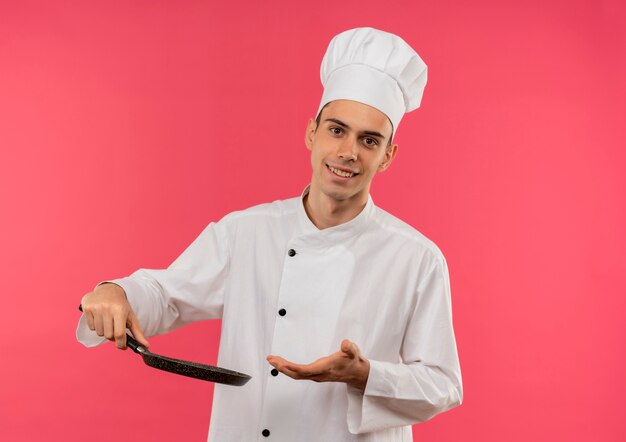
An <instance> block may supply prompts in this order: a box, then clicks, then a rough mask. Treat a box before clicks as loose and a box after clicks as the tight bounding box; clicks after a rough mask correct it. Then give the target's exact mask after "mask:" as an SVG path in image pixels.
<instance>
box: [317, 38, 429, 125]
mask: <svg viewBox="0 0 626 442" xmlns="http://www.w3.org/2000/svg"><path fill="white" fill-rule="evenodd" d="M320 75H321V78H322V85H323V86H324V94H323V95H322V102H321V103H320V107H319V109H318V111H317V113H318V115H319V113H320V111H321V110H322V108H323V107H324V105H326V104H327V103H329V102H331V101H333V100H353V101H358V102H360V103H364V104H367V105H369V106H372V107H374V108H376V109H378V110H379V111H381V112H383V113H384V114H385V115H387V117H389V120H391V124H393V130H394V131H395V130H397V129H398V125H399V124H400V120H401V119H402V116H403V115H404V113H405V112H410V111H412V110H414V109H417V108H418V107H419V106H420V102H421V101H422V95H423V93H424V87H425V86H426V64H425V63H424V62H423V61H422V59H421V58H420V57H419V55H417V53H416V52H415V51H414V50H413V49H412V48H411V47H410V46H409V45H408V44H407V43H406V42H405V41H404V40H402V39H401V38H400V37H398V36H397V35H394V34H390V33H388V32H383V31H379V30H377V29H372V28H356V29H350V30H348V31H345V32H342V33H341V34H339V35H336V36H335V37H334V38H333V39H332V40H331V42H330V44H329V45H328V49H327V50H326V54H325V55H324V59H323V60H322V67H321V69H320Z"/></svg>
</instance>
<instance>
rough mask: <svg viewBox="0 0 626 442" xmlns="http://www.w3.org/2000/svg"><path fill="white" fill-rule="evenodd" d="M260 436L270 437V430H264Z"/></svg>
mask: <svg viewBox="0 0 626 442" xmlns="http://www.w3.org/2000/svg"><path fill="white" fill-rule="evenodd" d="M261 434H262V435H263V436H265V437H268V436H269V435H270V430H268V429H267V428H266V429H265V430H263V431H261Z"/></svg>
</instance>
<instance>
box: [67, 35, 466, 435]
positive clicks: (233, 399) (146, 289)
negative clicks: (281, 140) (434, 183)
mask: <svg viewBox="0 0 626 442" xmlns="http://www.w3.org/2000/svg"><path fill="white" fill-rule="evenodd" d="M321 76H322V83H323V84H324V93H323V96H322V101H321V103H320V108H319V111H318V116H317V118H316V119H315V120H313V119H311V120H310V121H309V123H308V127H307V129H306V133H305V144H306V147H307V148H308V149H309V150H310V151H311V165H312V169H313V174H312V178H311V182H310V185H309V186H308V187H307V188H306V189H305V191H304V192H303V194H302V196H300V197H297V198H292V199H288V200H284V201H276V202H273V203H270V204H264V205H260V206H256V207H252V208H250V209H247V210H244V211H240V212H234V213H231V214H229V215H227V216H225V217H224V218H223V219H222V220H220V221H219V222H217V223H211V224H209V225H208V226H207V227H206V229H205V230H204V231H203V232H202V233H201V234H200V236H199V237H198V238H197V239H196V240H195V241H194V242H193V243H192V244H191V245H190V246H189V248H187V250H185V251H184V252H183V254H182V255H181V256H180V257H179V258H178V259H176V260H175V261H174V263H173V264H172V265H171V266H170V267H169V268H168V269H166V270H146V269H142V270H139V271H137V272H135V273H134V274H133V275H131V276H130V277H127V278H122V279H118V280H113V281H110V283H107V284H102V285H99V286H98V287H96V289H95V290H94V291H93V292H91V293H88V294H87V295H85V296H84V297H83V299H82V306H83V309H84V315H83V317H82V318H81V321H80V323H79V327H78V331H77V337H78V339H79V341H81V342H82V343H83V344H85V345H86V346H93V345H97V344H99V343H102V342H103V341H105V338H106V339H109V340H115V341H116V343H117V346H118V347H120V348H125V345H126V344H125V334H124V333H125V329H126V327H128V328H129V329H130V330H131V332H132V333H133V334H134V335H135V337H136V338H137V339H138V340H139V341H140V342H142V343H144V344H147V341H146V339H145V337H144V336H153V335H157V334H162V333H167V332H169V331H170V330H173V329H175V328H178V327H181V326H183V325H185V324H188V323H190V322H193V321H199V320H204V319H212V318H222V320H223V326H222V327H223V328H222V333H221V341H220V348H219V357H218V365H220V366H222V367H226V368H229V369H232V370H236V371H240V372H244V373H248V374H251V375H252V379H251V380H250V381H249V382H248V383H247V384H246V385H245V386H243V387H230V386H224V385H219V384H217V385H216V386H215V397H214V401H213V410H212V415H211V424H210V430H209V440H212V441H219V442H228V441H233V442H241V441H252V440H275V441H290V442H291V441H332V442H341V441H407V440H411V438H412V436H411V427H410V426H411V424H413V423H416V422H421V421H424V420H426V419H429V418H431V417H433V416H434V415H436V414H438V413H441V412H443V411H445V410H448V409H450V408H452V407H454V406H457V405H459V404H460V403H461V401H462V384H461V373H460V368H459V362H458V357H457V351H456V343H455V337H454V331H453V327H452V313H451V301H450V288H449V279H448V271H447V267H446V262H445V260H444V257H443V255H442V254H441V252H440V251H439V249H438V248H437V247H436V246H435V245H434V244H433V243H432V242H431V241H429V240H428V239H427V238H425V237H424V236H423V235H421V234H420V233H419V232H417V231H416V230H415V229H413V228H412V227H410V226H408V225H407V224H405V223H403V222H402V221H400V220H398V219H397V218H395V217H393V216H392V215H390V214H388V213H386V212H384V211H383V210H382V209H380V208H378V207H376V206H375V205H374V203H373V201H372V199H371V198H370V196H369V189H370V185H371V183H372V179H373V178H374V176H375V175H376V173H378V172H382V171H384V170H385V169H387V168H388V167H389V165H390V164H391V162H392V161H393V159H394V157H395V155H396V152H397V149H398V146H397V145H396V144H394V143H393V134H394V132H395V131H397V129H398V124H399V122H400V119H401V118H402V116H403V115H404V113H405V112H408V111H411V110H413V109H415V108H417V107H419V105H420V101H421V98H422V93H423V90H424V86H425V85H426V65H425V64H424V62H423V61H422V60H421V59H420V57H419V56H418V55H417V54H416V53H415V51H413V49H411V47H410V46H408V45H407V44H406V43H405V42H404V41H403V40H402V39H400V38H399V37H397V36H395V35H393V34H389V33H386V32H382V31H378V30H375V29H371V28H358V29H352V30H349V31H346V32H343V33H341V34H339V35H337V36H336V37H335V38H334V39H333V40H332V41H331V43H330V45H329V47H328V49H327V52H326V55H325V56H324V59H323V61H322V67H321ZM94 331H95V333H94ZM311 380H312V381H317V382H311Z"/></svg>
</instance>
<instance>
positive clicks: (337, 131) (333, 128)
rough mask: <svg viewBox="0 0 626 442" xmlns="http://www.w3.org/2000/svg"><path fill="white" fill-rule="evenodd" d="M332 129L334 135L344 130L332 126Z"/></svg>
mask: <svg viewBox="0 0 626 442" xmlns="http://www.w3.org/2000/svg"><path fill="white" fill-rule="evenodd" d="M330 131H331V132H332V133H333V135H340V134H341V132H343V131H342V130H341V128H340V127H331V128H330Z"/></svg>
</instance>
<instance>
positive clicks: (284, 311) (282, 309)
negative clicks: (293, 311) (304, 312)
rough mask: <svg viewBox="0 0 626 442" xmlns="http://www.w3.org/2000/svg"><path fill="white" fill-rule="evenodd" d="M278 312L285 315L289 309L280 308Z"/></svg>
mask: <svg viewBox="0 0 626 442" xmlns="http://www.w3.org/2000/svg"><path fill="white" fill-rule="evenodd" d="M278 314H279V315H280V316H285V315H286V314H287V310H285V309H284V308H281V309H280V310H278Z"/></svg>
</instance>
